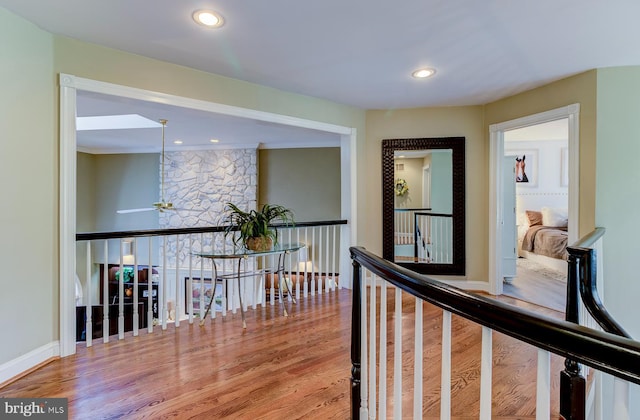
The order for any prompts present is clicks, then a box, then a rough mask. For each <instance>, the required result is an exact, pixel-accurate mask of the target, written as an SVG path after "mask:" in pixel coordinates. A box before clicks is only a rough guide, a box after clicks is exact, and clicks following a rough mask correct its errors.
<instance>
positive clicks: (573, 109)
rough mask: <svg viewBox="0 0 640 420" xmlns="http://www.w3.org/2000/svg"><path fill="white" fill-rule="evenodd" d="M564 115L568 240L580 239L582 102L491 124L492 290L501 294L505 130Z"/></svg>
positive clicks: (490, 277) (490, 222)
mask: <svg viewBox="0 0 640 420" xmlns="http://www.w3.org/2000/svg"><path fill="white" fill-rule="evenodd" d="M562 118H567V119H568V125H569V133H568V135H569V138H568V146H569V243H573V242H575V241H577V240H578V235H579V232H578V227H579V220H578V217H579V203H580V197H579V193H580V185H579V179H580V168H579V165H580V148H579V139H580V133H579V126H580V104H571V105H567V106H564V107H561V108H556V109H552V110H550V111H545V112H541V113H538V114H533V115H528V116H526V117H522V118H517V119H515V120H511V121H505V122H502V123H498V124H492V125H490V126H489V135H490V137H489V156H490V157H489V160H490V161H489V292H490V293H492V294H494V295H500V294H502V253H501V250H502V223H503V220H504V219H503V215H502V205H501V203H502V191H503V185H502V177H501V176H500V174H502V157H503V156H504V132H505V131H507V130H514V129H517V128H522V127H528V126H531V125H535V124H541V123H545V122H549V121H555V120H559V119H562Z"/></svg>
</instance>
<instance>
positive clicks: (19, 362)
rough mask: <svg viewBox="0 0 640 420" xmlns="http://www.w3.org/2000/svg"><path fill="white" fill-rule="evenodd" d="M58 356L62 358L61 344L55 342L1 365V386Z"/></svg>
mask: <svg viewBox="0 0 640 420" xmlns="http://www.w3.org/2000/svg"><path fill="white" fill-rule="evenodd" d="M58 356H60V342H59V341H53V342H51V343H49V344H45V345H44V346H42V347H39V348H37V349H35V350H32V351H30V352H29V353H27V354H23V355H22V356H19V357H17V358H15V359H13V360H10V361H8V362H6V363H3V364H2V365H0V384H3V383H5V382H7V381H9V380H10V379H12V378H15V377H16V376H20V375H22V374H23V373H25V372H27V371H28V370H29V369H33V368H34V367H36V366H38V365H39V364H41V363H43V362H46V361H47V360H49V359H51V358H52V357H58Z"/></svg>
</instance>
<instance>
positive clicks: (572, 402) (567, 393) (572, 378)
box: [560, 249, 586, 420]
mask: <svg viewBox="0 0 640 420" xmlns="http://www.w3.org/2000/svg"><path fill="white" fill-rule="evenodd" d="M568 252H569V259H568V273H567V306H566V308H565V320H567V321H569V322H573V323H575V324H579V321H580V319H579V316H578V299H579V292H578V282H579V274H580V269H581V266H580V262H581V259H580V257H579V256H578V255H577V254H576V253H573V252H572V250H571V249H568ZM564 367H565V368H564V371H562V372H560V418H561V419H564V420H584V418H585V403H586V399H585V388H586V381H585V379H584V377H583V376H582V375H581V373H580V365H579V364H578V363H577V362H575V361H574V360H571V359H569V358H567V359H565V361H564Z"/></svg>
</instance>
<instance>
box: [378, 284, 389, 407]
mask: <svg viewBox="0 0 640 420" xmlns="http://www.w3.org/2000/svg"><path fill="white" fill-rule="evenodd" d="M379 382H380V385H379V389H380V392H379V394H380V398H378V401H379V403H378V407H379V408H380V410H379V413H380V415H379V416H380V418H381V419H385V418H387V282H386V281H384V280H383V281H382V284H381V285H380V375H379Z"/></svg>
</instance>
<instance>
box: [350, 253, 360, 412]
mask: <svg viewBox="0 0 640 420" xmlns="http://www.w3.org/2000/svg"><path fill="white" fill-rule="evenodd" d="M361 285H362V267H361V266H360V263H358V262H356V261H355V260H353V291H352V305H351V418H352V419H354V420H358V419H360V386H361V384H360V375H361V370H360V369H361V366H360V363H361V359H360V352H361V346H362V343H361V336H360V334H361V324H360V323H361V316H360V313H361V312H360V305H361V302H362V300H361V299H362V287H361Z"/></svg>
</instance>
